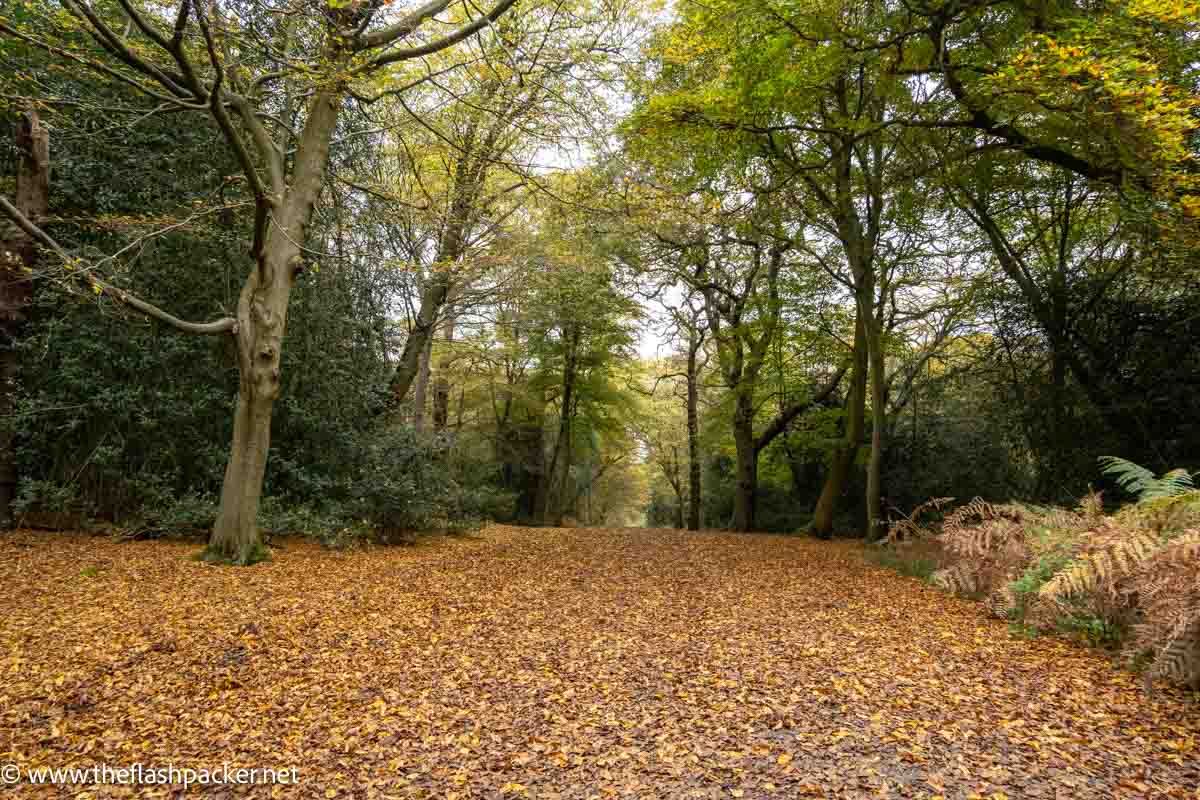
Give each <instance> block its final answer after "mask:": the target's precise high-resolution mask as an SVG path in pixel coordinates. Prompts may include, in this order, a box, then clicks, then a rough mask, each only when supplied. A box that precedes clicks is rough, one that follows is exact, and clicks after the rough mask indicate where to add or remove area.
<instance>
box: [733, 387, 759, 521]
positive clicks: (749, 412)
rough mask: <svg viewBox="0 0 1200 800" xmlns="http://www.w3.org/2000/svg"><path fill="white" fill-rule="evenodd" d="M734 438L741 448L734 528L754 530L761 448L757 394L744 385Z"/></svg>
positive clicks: (736, 414) (737, 447)
mask: <svg viewBox="0 0 1200 800" xmlns="http://www.w3.org/2000/svg"><path fill="white" fill-rule="evenodd" d="M733 442H734V446H735V449H736V451H737V491H736V493H735V495H734V499H733V529H734V530H735V531H752V530H754V510H755V509H754V506H755V495H756V493H757V489H758V448H757V447H755V443H754V396H753V393H752V392H747V391H746V390H745V389H744V388H742V389H740V390H739V391H738V394H737V407H736V408H735V410H734V412H733Z"/></svg>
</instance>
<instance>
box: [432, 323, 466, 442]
mask: <svg viewBox="0 0 1200 800" xmlns="http://www.w3.org/2000/svg"><path fill="white" fill-rule="evenodd" d="M454 316H455V315H454V314H453V313H451V314H450V315H449V316H448V317H447V318H446V323H445V325H444V326H443V328H442V330H443V332H444V333H445V336H446V343H447V344H449V343H450V342H452V341H453V340H454V322H455V320H454ZM453 363H454V359H453V357H452V355H451V353H450V352H448V351H447V352H446V354H445V355H444V356H443V357H442V358H441V359H439V360H438V367H437V378H436V379H435V380H434V382H433V429H434V430H435V431H437V432H438V433H441V432H443V431H445V430H446V426H447V425H449V423H450V391H451V383H450V367H451V366H452V365H453ZM460 416H461V414H460Z"/></svg>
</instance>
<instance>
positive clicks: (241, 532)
mask: <svg viewBox="0 0 1200 800" xmlns="http://www.w3.org/2000/svg"><path fill="white" fill-rule="evenodd" d="M340 109H341V102H340V98H339V96H338V95H337V94H335V93H333V92H330V91H324V92H319V93H318V94H317V96H316V97H315V98H314V100H313V102H312V106H311V107H310V109H309V117H308V122H307V124H306V125H305V127H304V132H303V133H302V134H301V141H300V145H299V147H298V149H297V153H296V163H295V167H294V169H293V173H292V176H293V177H292V182H291V186H290V188H289V189H288V190H287V192H286V193H285V195H284V197H283V198H281V199H279V200H277V202H276V208H275V215H276V216H275V218H274V220H273V222H272V225H271V227H270V228H269V230H268V233H267V236H266V241H265V242H264V244H263V249H262V253H261V254H260V256H259V260H258V263H257V264H256V265H255V267H254V269H252V270H251V273H250V276H249V278H247V279H246V283H245V285H244V286H243V287H242V292H241V296H240V297H239V299H238V312H237V331H236V334H235V335H236V341H237V351H238V397H237V409H236V412H235V416H234V424H233V442H232V443H231V445H230V452H229V461H228V463H227V464H226V467H225V480H224V483H223V484H222V486H221V508H220V510H219V511H218V513H217V521H216V523H215V524H214V525H213V530H212V536H211V538H210V539H209V544H208V549H207V550H206V551H205V556H206V557H209V558H212V559H215V560H221V561H229V562H232V563H234V564H250V563H254V562H255V561H258V560H261V559H262V558H263V557H264V556H265V555H266V551H265V548H264V546H263V543H262V537H261V535H260V533H259V530H258V506H259V501H260V499H261V497H262V485H263V475H264V474H265V472H266V466H267V454H268V451H269V450H270V446H271V412H272V410H273V408H274V406H275V400H276V398H278V397H279V390H280V380H279V379H280V372H279V364H280V357H281V356H282V353H283V336H284V332H285V330H286V328H287V311H288V300H289V299H290V297H291V293H292V287H293V286H294V285H295V281H296V277H297V275H298V274H299V273H300V272H301V271H302V269H303V266H304V260H303V258H302V256H301V244H300V243H302V242H303V241H304V240H305V238H306V236H307V231H308V225H309V222H310V220H311V219H312V211H313V207H314V206H315V205H316V202H317V197H318V196H319V194H320V192H321V186H322V184H323V183H324V179H325V167H326V164H327V163H328V160H329V142H330V139H331V138H332V135H333V130H334V127H335V126H336V124H337V117H338V112H339V110H340Z"/></svg>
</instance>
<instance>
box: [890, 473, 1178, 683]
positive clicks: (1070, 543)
mask: <svg viewBox="0 0 1200 800" xmlns="http://www.w3.org/2000/svg"><path fill="white" fill-rule="evenodd" d="M1102 464H1103V465H1104V471H1105V472H1106V473H1107V474H1109V475H1112V476H1113V477H1114V478H1115V479H1116V481H1117V483H1118V485H1120V486H1121V487H1123V488H1124V489H1125V490H1126V491H1129V492H1131V493H1132V494H1134V502H1132V503H1130V504H1129V505H1127V506H1125V507H1124V508H1122V509H1120V510H1119V511H1117V512H1116V513H1113V514H1108V513H1105V510H1104V506H1103V504H1102V502H1101V498H1100V495H1099V494H1098V493H1093V494H1090V495H1088V496H1087V497H1085V498H1083V500H1082V501H1081V502H1080V504H1079V506H1078V507H1077V508H1074V509H1062V508H1044V507H1039V506H1032V505H1024V504H1019V503H1005V504H993V503H988V502H986V501H984V500H981V499H979V498H976V499H974V500H972V501H971V502H969V503H967V504H965V505H963V506H961V507H959V508H957V509H955V510H953V511H951V512H950V513H948V514H946V515H945V516H944V518H943V519H942V520H941V521H940V524H923V523H921V522H919V521H918V520H919V518H920V516H921V515H922V514H927V513H929V512H931V511H932V512H940V511H941V510H942V509H943V507H944V506H945V505H946V504H947V502H948V501H947V499H946V498H938V499H936V500H933V501H930V503H927V504H926V505H925V506H922V507H921V508H919V509H917V510H916V511H914V512H913V514H912V515H909V516H905V517H904V518H903V519H901V520H900V521H899V522H898V523H895V524H893V528H892V533H891V534H890V535H889V549H888V551H887V552H888V553H889V554H888V555H880V556H877V557H873V559H872V560H874V561H875V562H876V563H880V564H883V565H885V566H891V567H892V568H894V569H897V570H898V571H901V572H904V573H905V574H917V575H918V576H919V577H924V575H923V573H924V572H925V570H926V569H927V567H929V565H928V564H926V563H925V558H924V557H922V558H920V559H916V558H914V557H913V555H912V552H913V548H914V547H916V546H917V545H916V544H914V543H924V545H923V546H924V547H925V548H926V550H925V552H929V548H931V547H936V548H937V551H938V552H939V553H940V556H939V558H938V563H937V565H936V569H930V571H929V577H930V579H931V580H932V582H933V583H934V584H936V585H937V586H939V587H941V588H943V589H945V590H947V591H951V592H953V593H955V594H959V595H962V596H967V597H977V598H980V599H982V601H983V602H984V603H985V604H986V605H987V608H988V610H989V611H990V612H991V613H992V614H994V615H995V616H997V617H1000V618H1002V619H1007V620H1008V621H1009V622H1010V626H1011V629H1012V631H1013V632H1014V634H1016V635H1022V636H1033V635H1040V634H1046V633H1057V634H1060V635H1068V636H1071V637H1073V638H1077V639H1079V640H1081V641H1084V642H1086V643H1088V644H1090V645H1092V646H1096V647H1104V648H1108V649H1111V650H1113V651H1115V652H1117V653H1119V654H1120V656H1121V657H1122V659H1123V660H1124V661H1125V662H1126V663H1127V664H1128V665H1129V666H1131V667H1134V668H1142V670H1143V675H1144V678H1145V684H1146V688H1147V691H1150V690H1152V688H1153V684H1154V682H1155V681H1157V680H1165V681H1169V682H1172V683H1176V684H1179V685H1185V686H1200V491H1197V490H1196V489H1195V488H1194V486H1193V485H1192V476H1191V475H1189V474H1188V473H1187V472H1185V471H1183V470H1173V471H1171V472H1169V473H1166V474H1165V475H1163V476H1161V477H1157V476H1155V475H1154V474H1153V473H1151V472H1150V471H1149V470H1146V469H1145V468H1143V467H1139V466H1137V465H1135V464H1131V463H1129V462H1127V461H1123V460H1121V459H1116V458H1106V459H1103V460H1102Z"/></svg>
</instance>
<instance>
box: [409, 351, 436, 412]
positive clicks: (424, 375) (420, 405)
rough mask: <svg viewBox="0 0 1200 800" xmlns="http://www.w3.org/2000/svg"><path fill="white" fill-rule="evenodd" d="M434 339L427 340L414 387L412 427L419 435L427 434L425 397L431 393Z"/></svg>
mask: <svg viewBox="0 0 1200 800" xmlns="http://www.w3.org/2000/svg"><path fill="white" fill-rule="evenodd" d="M432 351H433V337H432V336H428V337H426V338H425V348H424V349H423V350H422V351H421V359H420V362H419V364H418V367H417V378H416V381H415V384H414V386H413V409H412V426H413V430H414V431H416V432H417V433H418V434H420V433H424V432H425V395H426V394H427V393H428V391H429V360H430V357H431V356H432V355H433V352H432Z"/></svg>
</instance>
